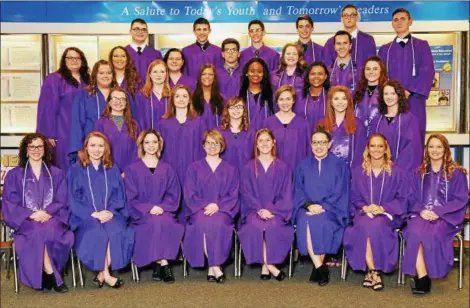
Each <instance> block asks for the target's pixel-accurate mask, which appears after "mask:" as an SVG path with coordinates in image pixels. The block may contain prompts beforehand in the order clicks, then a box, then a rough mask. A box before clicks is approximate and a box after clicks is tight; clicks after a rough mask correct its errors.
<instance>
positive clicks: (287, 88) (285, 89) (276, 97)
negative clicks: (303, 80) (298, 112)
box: [274, 85, 297, 107]
mask: <svg viewBox="0 0 470 308" xmlns="http://www.w3.org/2000/svg"><path fill="white" fill-rule="evenodd" d="M284 92H289V93H290V94H291V95H292V100H293V105H292V107H293V106H294V105H295V101H296V97H297V94H296V92H295V89H294V87H293V86H291V85H283V86H280V87H279V88H278V89H277V90H276V92H275V93H274V101H275V103H276V104H277V103H278V102H277V101H278V100H279V97H280V96H281V94H282V93H284Z"/></svg>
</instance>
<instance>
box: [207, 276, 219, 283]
mask: <svg viewBox="0 0 470 308" xmlns="http://www.w3.org/2000/svg"><path fill="white" fill-rule="evenodd" d="M207 281H208V282H217V278H215V276H214V275H207Z"/></svg>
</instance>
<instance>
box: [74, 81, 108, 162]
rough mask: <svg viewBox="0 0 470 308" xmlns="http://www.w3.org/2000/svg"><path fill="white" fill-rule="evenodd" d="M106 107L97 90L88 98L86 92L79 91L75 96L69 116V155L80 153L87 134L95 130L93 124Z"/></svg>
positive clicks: (104, 100)
mask: <svg viewBox="0 0 470 308" xmlns="http://www.w3.org/2000/svg"><path fill="white" fill-rule="evenodd" d="M105 107H106V99H105V98H104V96H103V94H102V93H101V91H100V90H99V89H97V90H96V95H93V96H90V95H89V93H88V90H83V91H80V93H79V94H77V95H76V96H75V99H74V102H73V106H72V113H71V114H70V137H69V142H70V148H69V154H73V153H75V152H77V151H80V150H81V149H82V147H83V142H84V141H85V138H86V137H87V136H88V134H89V133H90V132H91V131H93V129H94V128H95V122H96V121H97V120H98V119H99V118H100V117H101V115H102V114H103V111H104V109H105Z"/></svg>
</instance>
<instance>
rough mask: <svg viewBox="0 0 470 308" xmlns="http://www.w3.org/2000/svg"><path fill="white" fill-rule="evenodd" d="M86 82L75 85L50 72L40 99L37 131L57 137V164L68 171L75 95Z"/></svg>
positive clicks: (52, 137) (53, 137) (51, 137)
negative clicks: (71, 120) (71, 119)
mask: <svg viewBox="0 0 470 308" xmlns="http://www.w3.org/2000/svg"><path fill="white" fill-rule="evenodd" d="M83 86H86V85H85V84H79V85H78V87H74V86H72V85H70V84H68V83H67V82H66V81H65V80H64V79H63V78H62V76H60V74H59V73H52V74H49V75H48V76H47V77H46V79H45V80H44V83H43V85H42V88H41V95H40V96H39V101H38V117H37V127H36V131H37V132H38V133H41V134H43V135H44V136H46V137H47V138H48V139H56V147H55V148H54V152H55V165H56V166H57V167H58V168H60V169H62V170H64V171H67V168H68V167H69V165H70V161H69V157H68V154H69V147H70V143H69V137H70V117H71V113H72V105H73V101H74V97H75V95H77V94H78V93H79V92H80V90H81V89H82V87H83Z"/></svg>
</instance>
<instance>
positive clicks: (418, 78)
mask: <svg viewBox="0 0 470 308" xmlns="http://www.w3.org/2000/svg"><path fill="white" fill-rule="evenodd" d="M411 43H413V46H412V44H411ZM413 51H414V58H415V74H414V75H415V76H413ZM379 57H380V58H381V59H382V61H383V62H384V63H385V65H386V66H387V71H388V76H389V77H390V79H396V80H399V81H400V82H401V84H402V85H403V87H405V89H406V90H408V91H409V92H411V93H412V95H410V97H408V105H409V106H410V111H411V113H413V115H414V116H415V117H416V119H417V120H418V123H419V132H420V136H421V140H420V141H421V143H424V135H425V133H426V99H427V98H428V96H429V92H430V91H431V87H432V83H433V80H434V61H433V57H432V53H431V48H430V47H429V44H428V42H427V41H425V40H421V39H419V38H416V37H414V36H412V39H411V40H408V43H407V44H406V45H405V47H401V46H400V44H398V43H397V42H396V41H395V40H393V41H392V42H390V43H387V44H385V45H383V46H382V47H380V49H379Z"/></svg>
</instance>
